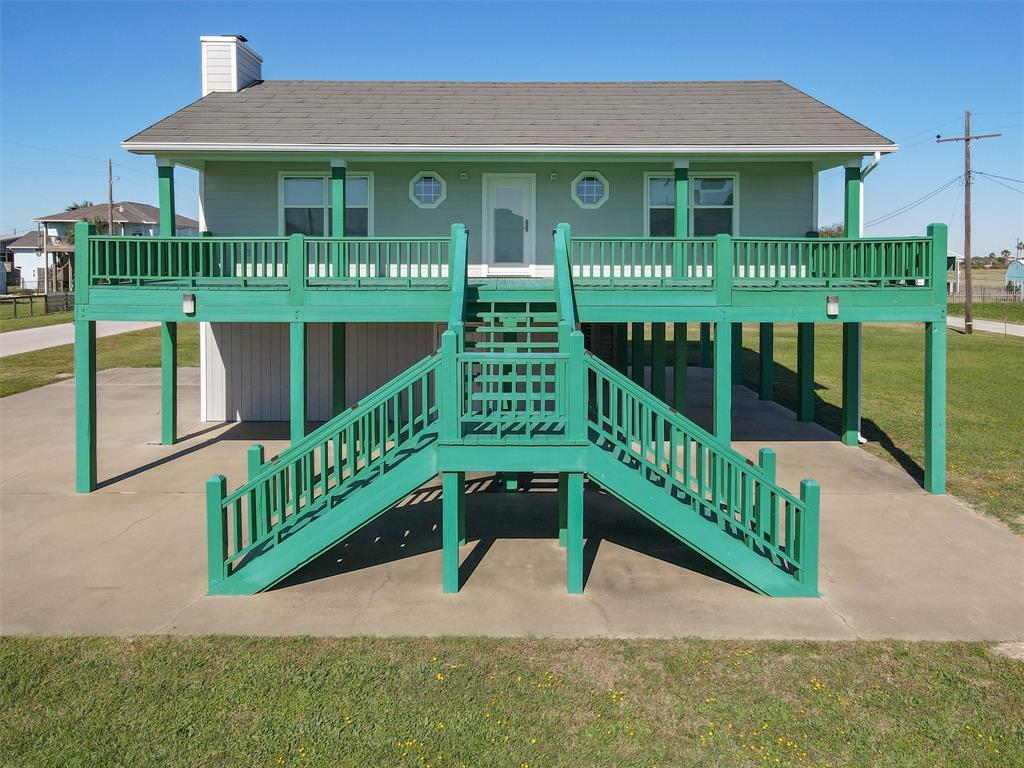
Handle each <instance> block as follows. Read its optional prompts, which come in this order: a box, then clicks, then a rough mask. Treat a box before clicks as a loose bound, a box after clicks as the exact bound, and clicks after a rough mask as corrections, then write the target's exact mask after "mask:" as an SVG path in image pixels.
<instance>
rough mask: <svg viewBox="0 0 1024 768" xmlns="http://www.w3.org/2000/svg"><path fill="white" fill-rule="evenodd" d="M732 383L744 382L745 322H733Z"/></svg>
mask: <svg viewBox="0 0 1024 768" xmlns="http://www.w3.org/2000/svg"><path fill="white" fill-rule="evenodd" d="M732 383H733V384H736V385H739V384H742V383H743V323H733V324H732Z"/></svg>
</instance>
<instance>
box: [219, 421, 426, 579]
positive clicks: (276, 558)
mask: <svg viewBox="0 0 1024 768" xmlns="http://www.w3.org/2000/svg"><path fill="white" fill-rule="evenodd" d="M426 437H428V436H427V435H424V438H426ZM430 437H436V435H430ZM437 471H438V470H437V445H436V440H430V441H429V442H425V444H423V445H421V446H420V447H419V448H418V449H417V450H416V451H415V452H414V453H411V454H410V455H408V456H406V457H404V458H403V459H402V460H401V461H400V462H398V463H397V464H395V465H394V466H392V467H390V468H389V469H388V470H387V472H386V473H384V474H378V475H376V476H375V477H374V478H373V479H372V480H369V482H367V483H366V484H365V485H363V486H361V487H359V488H355V489H347V488H346V489H341V490H339V491H336V492H335V493H331V494H328V495H327V496H325V497H324V498H323V499H322V500H321V501H322V503H320V504H318V505H317V507H316V510H314V511H312V512H310V513H307V515H308V517H310V518H312V519H311V521H310V522H308V523H305V524H303V525H302V527H301V529H300V530H298V531H296V532H295V533H293V534H291V535H290V536H288V537H287V538H286V539H284V540H283V541H280V542H279V543H277V544H276V545H275V546H274V547H272V548H270V549H269V550H267V551H265V552H263V553H261V554H259V555H258V556H256V557H254V558H253V559H252V560H250V561H248V562H246V563H245V564H244V565H243V566H242V567H241V568H240V569H239V570H237V571H236V572H235V573H232V574H231V575H230V576H228V577H227V578H226V579H224V580H223V581H221V582H220V583H218V584H217V585H216V586H214V587H213V588H212V589H211V590H210V592H209V594H211V595H253V594H256V593H257V592H262V591H264V590H266V589H269V588H270V587H272V586H274V585H275V584H277V583H279V582H280V581H282V580H283V579H285V578H287V577H288V576H290V575H291V574H293V573H294V572H295V571H297V570H298V569H300V568H302V567H303V566H304V565H306V564H307V563H309V562H311V561H312V560H314V559H316V558H317V557H319V556H320V555H322V554H323V553H324V552H326V551H327V550H329V549H331V548H332V547H334V546H336V545H337V544H340V543H341V542H342V541H344V540H345V539H346V538H348V537H349V536H351V535H353V534H354V533H356V532H358V531H359V529H361V528H362V527H363V526H365V525H367V524H368V523H371V522H373V521H374V520H375V519H377V518H378V517H380V516H381V515H383V514H384V513H386V512H387V511H388V510H390V509H391V508H392V507H394V506H395V505H396V504H398V502H400V501H401V500H402V499H404V498H405V497H407V496H409V495H410V494H412V493H414V492H415V491H416V490H417V489H418V488H420V487H421V486H423V485H424V484H425V483H427V482H429V481H430V480H432V479H433V478H434V477H436V476H437ZM339 496H341V497H343V498H342V499H341V501H340V504H339V505H338V506H339V508H338V509H330V508H329V507H332V506H333V505H334V503H335V500H336V499H337V498H338V497H339ZM325 508H326V509H325ZM307 515H304V516H303V517H304V518H305V517H306V516H307ZM300 522H302V521H300Z"/></svg>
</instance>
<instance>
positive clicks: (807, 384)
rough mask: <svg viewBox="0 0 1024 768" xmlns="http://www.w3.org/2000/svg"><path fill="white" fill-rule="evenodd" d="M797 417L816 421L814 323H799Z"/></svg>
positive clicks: (797, 339)
mask: <svg viewBox="0 0 1024 768" xmlns="http://www.w3.org/2000/svg"><path fill="white" fill-rule="evenodd" d="M796 417H797V419H799V420H800V421H814V323H797V329H796Z"/></svg>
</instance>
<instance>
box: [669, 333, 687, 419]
mask: <svg viewBox="0 0 1024 768" xmlns="http://www.w3.org/2000/svg"><path fill="white" fill-rule="evenodd" d="M686 333H687V329H686V323H676V324H675V326H674V327H673V329H672V347H673V356H672V407H673V408H675V409H676V410H677V411H678V412H679V413H681V414H683V415H684V416H685V415H686Z"/></svg>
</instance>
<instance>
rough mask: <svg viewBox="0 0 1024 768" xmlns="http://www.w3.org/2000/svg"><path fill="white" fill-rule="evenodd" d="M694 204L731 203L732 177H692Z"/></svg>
mask: <svg viewBox="0 0 1024 768" xmlns="http://www.w3.org/2000/svg"><path fill="white" fill-rule="evenodd" d="M693 204H694V205H732V179H694V180H693Z"/></svg>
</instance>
